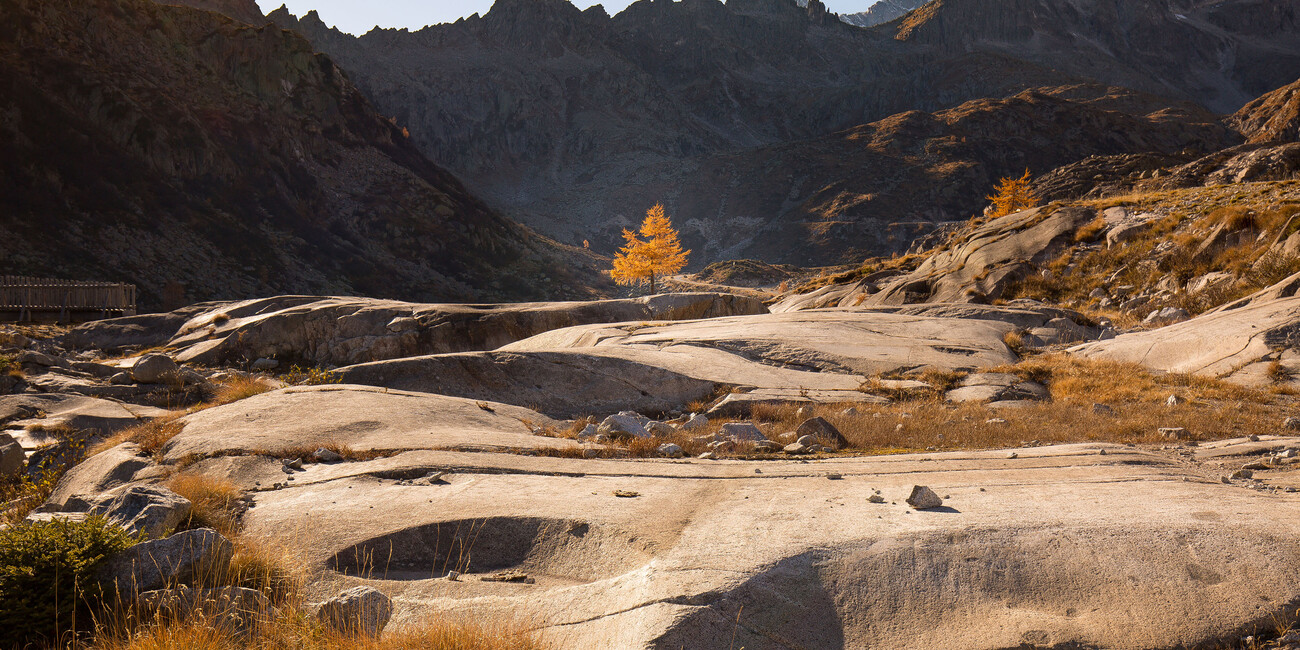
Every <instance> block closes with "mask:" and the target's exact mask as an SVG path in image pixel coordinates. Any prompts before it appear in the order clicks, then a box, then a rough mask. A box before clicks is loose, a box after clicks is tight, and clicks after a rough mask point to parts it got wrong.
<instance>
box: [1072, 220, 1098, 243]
mask: <svg viewBox="0 0 1300 650" xmlns="http://www.w3.org/2000/svg"><path fill="white" fill-rule="evenodd" d="M1104 232H1106V219H1104V218H1102V217H1097V218H1096V219H1093V220H1092V221H1090V222H1089V223H1088V224H1087V225H1085V226H1084V227H1082V228H1080V229H1079V230H1078V231H1076V232H1075V233H1074V241H1075V242H1076V243H1085V242H1091V241H1097V238H1099V237H1101V235H1102V233H1104Z"/></svg>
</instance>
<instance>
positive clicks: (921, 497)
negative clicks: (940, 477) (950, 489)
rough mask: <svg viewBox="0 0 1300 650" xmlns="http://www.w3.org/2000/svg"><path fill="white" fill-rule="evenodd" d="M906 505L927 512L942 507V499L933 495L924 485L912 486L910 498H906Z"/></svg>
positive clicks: (932, 491)
mask: <svg viewBox="0 0 1300 650" xmlns="http://www.w3.org/2000/svg"><path fill="white" fill-rule="evenodd" d="M907 505H909V506H912V507H913V508H916V509H917V510H927V509H930V508H938V507H939V506H942V505H943V499H941V498H939V495H938V494H935V492H934V490H931V489H930V488H928V487H926V486H924V485H914V486H912V494H911V496H909V497H907Z"/></svg>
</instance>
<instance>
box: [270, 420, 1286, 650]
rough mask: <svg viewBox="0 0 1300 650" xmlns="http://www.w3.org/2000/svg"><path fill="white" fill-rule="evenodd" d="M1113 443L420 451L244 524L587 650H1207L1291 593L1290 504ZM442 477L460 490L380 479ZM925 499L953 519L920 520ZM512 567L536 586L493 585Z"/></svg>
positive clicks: (401, 614) (415, 612) (319, 558)
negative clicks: (613, 453)
mask: <svg viewBox="0 0 1300 650" xmlns="http://www.w3.org/2000/svg"><path fill="white" fill-rule="evenodd" d="M1292 440H1294V439H1292ZM1102 446H1103V447H1104V449H1105V450H1106V451H1107V454H1105V455H1099V454H1098V453H1097V447H1098V445H1097V444H1081V445H1062V446H1051V447H1037V448H1032V449H1022V450H1019V451H1020V453H1019V455H1018V456H1019V457H1018V458H1015V459H1008V458H1007V454H1006V452H1005V451H1003V452H997V451H970V452H956V453H939V454H926V455H893V456H888V457H856V458H845V459H840V460H837V461H835V462H834V463H831V464H827V463H826V462H812V463H805V462H800V460H799V459H797V458H792V459H790V460H764V461H735V462H728V463H717V462H715V461H707V460H693V459H692V460H671V461H669V460H643V461H633V462H629V461H617V460H581V459H570V458H547V457H521V456H513V455H509V454H455V453H450V452H409V453H407V454H402V455H399V456H395V457H393V458H382V459H376V460H373V461H366V462H356V463H347V464H344V465H339V466H332V467H329V468H321V469H319V470H318V471H321V472H322V474H321V477H320V479H319V480H313V481H310V482H304V481H306V480H305V479H304V480H302V481H298V482H294V484H292V485H290V486H288V487H284V488H281V489H277V490H271V491H263V492H258V493H257V497H256V498H257V507H256V508H253V509H252V510H250V511H249V513H248V515H247V516H246V519H245V524H246V526H247V531H248V533H249V534H254V535H256V534H267V533H275V532H279V531H284V530H299V529H302V528H303V527H310V529H311V530H312V534H311V535H307V536H302V538H301V539H300V544H299V545H298V547H297V548H298V550H299V551H300V552H301V553H302V556H303V558H304V559H305V561H308V562H313V563H318V564H320V565H322V566H325V567H327V568H328V569H330V570H331V571H333V572H337V573H338V574H342V577H346V580H348V581H349V582H348V583H347V584H349V585H368V586H371V587H375V588H380V589H385V588H388V589H391V588H392V584H393V583H392V576H394V575H398V576H403V580H402V583H401V586H402V589H403V597H402V598H399V599H395V601H394V603H393V606H394V611H393V623H394V624H401V623H403V622H405V621H411V620H417V619H418V618H419V617H422V616H428V615H430V614H431V613H432V614H438V613H451V612H457V611H460V612H464V611H465V610H466V608H472V611H473V612H474V613H475V615H476V616H480V617H484V618H490V617H492V616H495V615H498V614H501V615H504V614H509V615H511V616H518V617H524V618H526V619H527V620H530V621H533V622H534V624H535V625H537V626H539V627H544V628H545V629H546V630H547V631H548V633H551V634H552V635H553V636H551V637H550V639H551V640H552V641H553V642H554V643H556V644H557V645H560V646H562V647H565V648H575V649H578V650H585V649H588V648H591V649H595V648H609V647H642V646H650V647H673V648H676V647H689V648H701V649H703V650H714V649H717V650H725V649H726V648H728V647H739V646H741V645H743V646H744V647H746V648H755V649H758V650H776V649H777V648H787V647H791V646H798V647H806V648H826V647H853V648H858V647H864V648H865V647H872V648H875V647H880V648H900V649H903V650H913V649H916V650H919V649H922V648H926V649H928V648H936V647H943V648H953V649H954V650H984V649H987V648H1011V647H1021V646H1023V645H1025V644H1030V645H1035V646H1039V647H1053V646H1056V647H1072V646H1073V647H1106V648H1120V649H1124V650H1139V649H1141V648H1153V647H1179V646H1183V647H1195V646H1197V645H1202V644H1211V643H1214V642H1216V641H1217V640H1219V639H1227V638H1237V637H1239V636H1241V635H1242V634H1243V633H1249V630H1251V629H1254V627H1253V626H1256V625H1259V626H1267V625H1270V616H1271V615H1273V614H1276V613H1278V612H1282V611H1284V610H1285V608H1287V607H1288V603H1292V602H1294V600H1295V598H1296V597H1297V596H1300V592H1297V587H1296V585H1297V584H1300V582H1298V581H1300V547H1297V546H1296V544H1295V540H1296V539H1297V536H1300V526H1298V525H1297V523H1296V522H1297V521H1300V510H1298V508H1300V502H1297V500H1296V497H1295V495H1292V494H1282V493H1279V494H1267V493H1261V492H1257V491H1254V490H1245V489H1241V488H1240V487H1234V486H1230V485H1221V484H1219V483H1218V482H1217V481H1215V482H1208V481H1205V480H1204V478H1203V477H1202V476H1201V475H1200V474H1199V473H1198V472H1197V471H1196V470H1194V469H1191V468H1189V466H1188V465H1187V464H1186V463H1184V462H1181V461H1179V460H1176V459H1172V458H1169V457H1168V456H1164V455H1161V454H1159V453H1155V452H1149V451H1143V450H1139V449H1133V448H1128V447H1125V446H1122V445H1102ZM431 468H438V469H440V470H449V471H451V472H453V473H452V474H451V475H450V477H449V479H448V480H449V481H450V485H418V484H416V485H402V484H401V482H400V481H398V480H394V479H393V478H385V477H400V476H413V475H419V473H421V472H427V471H429V470H430V469H431ZM756 470H759V472H761V473H759V472H756ZM828 470H831V471H833V472H835V473H836V475H837V476H839V477H841V478H842V479H843V480H842V481H838V482H836V483H835V484H834V485H833V486H828V485H827V476H828V475H827V472H828ZM326 472H328V473H326ZM1184 479H1185V480H1184ZM915 485H925V486H928V487H929V488H930V490H931V491H932V492H933V494H934V495H937V496H938V497H940V498H942V502H943V503H942V505H943V506H944V507H940V508H936V509H930V510H915V509H913V508H911V507H910V506H908V505H907V504H906V503H905V500H906V499H907V497H909V496H910V494H911V492H912V490H913V487H914V486H915ZM832 488H833V489H832ZM616 492H617V493H618V494H622V495H637V496H636V498H620V497H619V496H617V495H616V494H615V493H616ZM778 493H779V494H780V495H781V497H780V498H771V497H772V495H774V494H778ZM759 495H761V497H760V496H759ZM873 496H883V498H881V499H880V501H882V503H872V502H871V497H873ZM306 504H310V508H306V507H304V506H305V505H306ZM932 504H933V500H931V501H929V502H926V503H922V504H921V505H922V506H927V505H932ZM1026 504H1032V507H1027V505H1026ZM773 522H781V523H780V525H773ZM810 530H812V531H816V534H810V533H809V531H810ZM468 531H472V533H473V535H472V537H473V538H474V539H475V540H476V541H475V542H474V545H473V548H472V550H473V552H472V554H471V553H465V554H459V553H457V552H456V551H457V550H458V549H459V548H461V546H458V544H461V543H458V542H457V540H458V539H460V538H461V537H458V535H459V536H468ZM390 549H391V551H390ZM460 557H465V558H468V559H467V560H466V561H458V559H457V558H460ZM973 557H978V558H980V559H979V560H978V561H972V560H971V559H970V558H973ZM449 570H455V571H457V572H458V573H459V574H461V575H460V580H459V581H458V582H455V583H449V582H448V581H446V580H442V579H439V578H441V576H444V575H446V574H447V572H448V571H449ZM503 573H504V575H508V576H519V577H521V578H526V579H531V580H532V581H533V584H527V585H522V584H521V585H512V584H493V583H483V582H482V581H481V580H479V578H495V577H496V576H497V575H498V574H503ZM367 576H369V577H367ZM934 576H949V577H950V578H951V579H935V578H934ZM385 577H387V578H388V580H383V578H385ZM326 593H327V594H332V593H334V591H333V588H332V589H330V590H329V591H328V592H326ZM882 602H885V603H891V604H892V605H891V606H890V607H880V603H882ZM1008 602H1014V603H1017V605H1016V606H1014V607H1008V606H1007V603H1008ZM737 621H738V622H737ZM1233 635H1235V636H1233ZM733 638H734V644H733ZM774 639H779V641H774Z"/></svg>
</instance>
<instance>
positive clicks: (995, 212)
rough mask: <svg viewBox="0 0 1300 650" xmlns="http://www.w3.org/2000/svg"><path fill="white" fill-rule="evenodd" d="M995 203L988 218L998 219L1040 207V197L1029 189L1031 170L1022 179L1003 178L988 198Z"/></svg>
mask: <svg viewBox="0 0 1300 650" xmlns="http://www.w3.org/2000/svg"><path fill="white" fill-rule="evenodd" d="M986 198H987V199H988V200H990V201H992V202H993V205H991V206H989V210H988V216H990V217H993V218H997V217H1003V216H1006V215H1008V214H1011V213H1013V212H1020V211H1021V210H1028V209H1029V208H1032V207H1035V206H1037V205H1038V195H1036V194H1034V192H1033V190H1031V189H1030V188H1029V170H1028V169H1026V170H1025V175H1024V176H1021V177H1020V178H1010V177H1007V178H1003V179H1002V180H1000V181H998V184H997V186H996V187H994V188H993V195H992V196H989V197H986Z"/></svg>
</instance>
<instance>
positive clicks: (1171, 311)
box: [1142, 307, 1191, 325]
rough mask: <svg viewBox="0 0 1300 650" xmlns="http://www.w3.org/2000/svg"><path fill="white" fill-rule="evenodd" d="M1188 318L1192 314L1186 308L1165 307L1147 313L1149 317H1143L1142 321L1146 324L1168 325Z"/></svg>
mask: <svg viewBox="0 0 1300 650" xmlns="http://www.w3.org/2000/svg"><path fill="white" fill-rule="evenodd" d="M1188 318H1191V314H1188V313H1187V310H1186V309H1180V308H1177V307H1164V308H1162V309H1157V310H1154V311H1152V312H1151V313H1149V314H1147V317H1146V318H1144V319H1142V323H1143V324H1144V325H1168V324H1170V323H1179V322H1182V321H1185V320H1187V319H1188Z"/></svg>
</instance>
